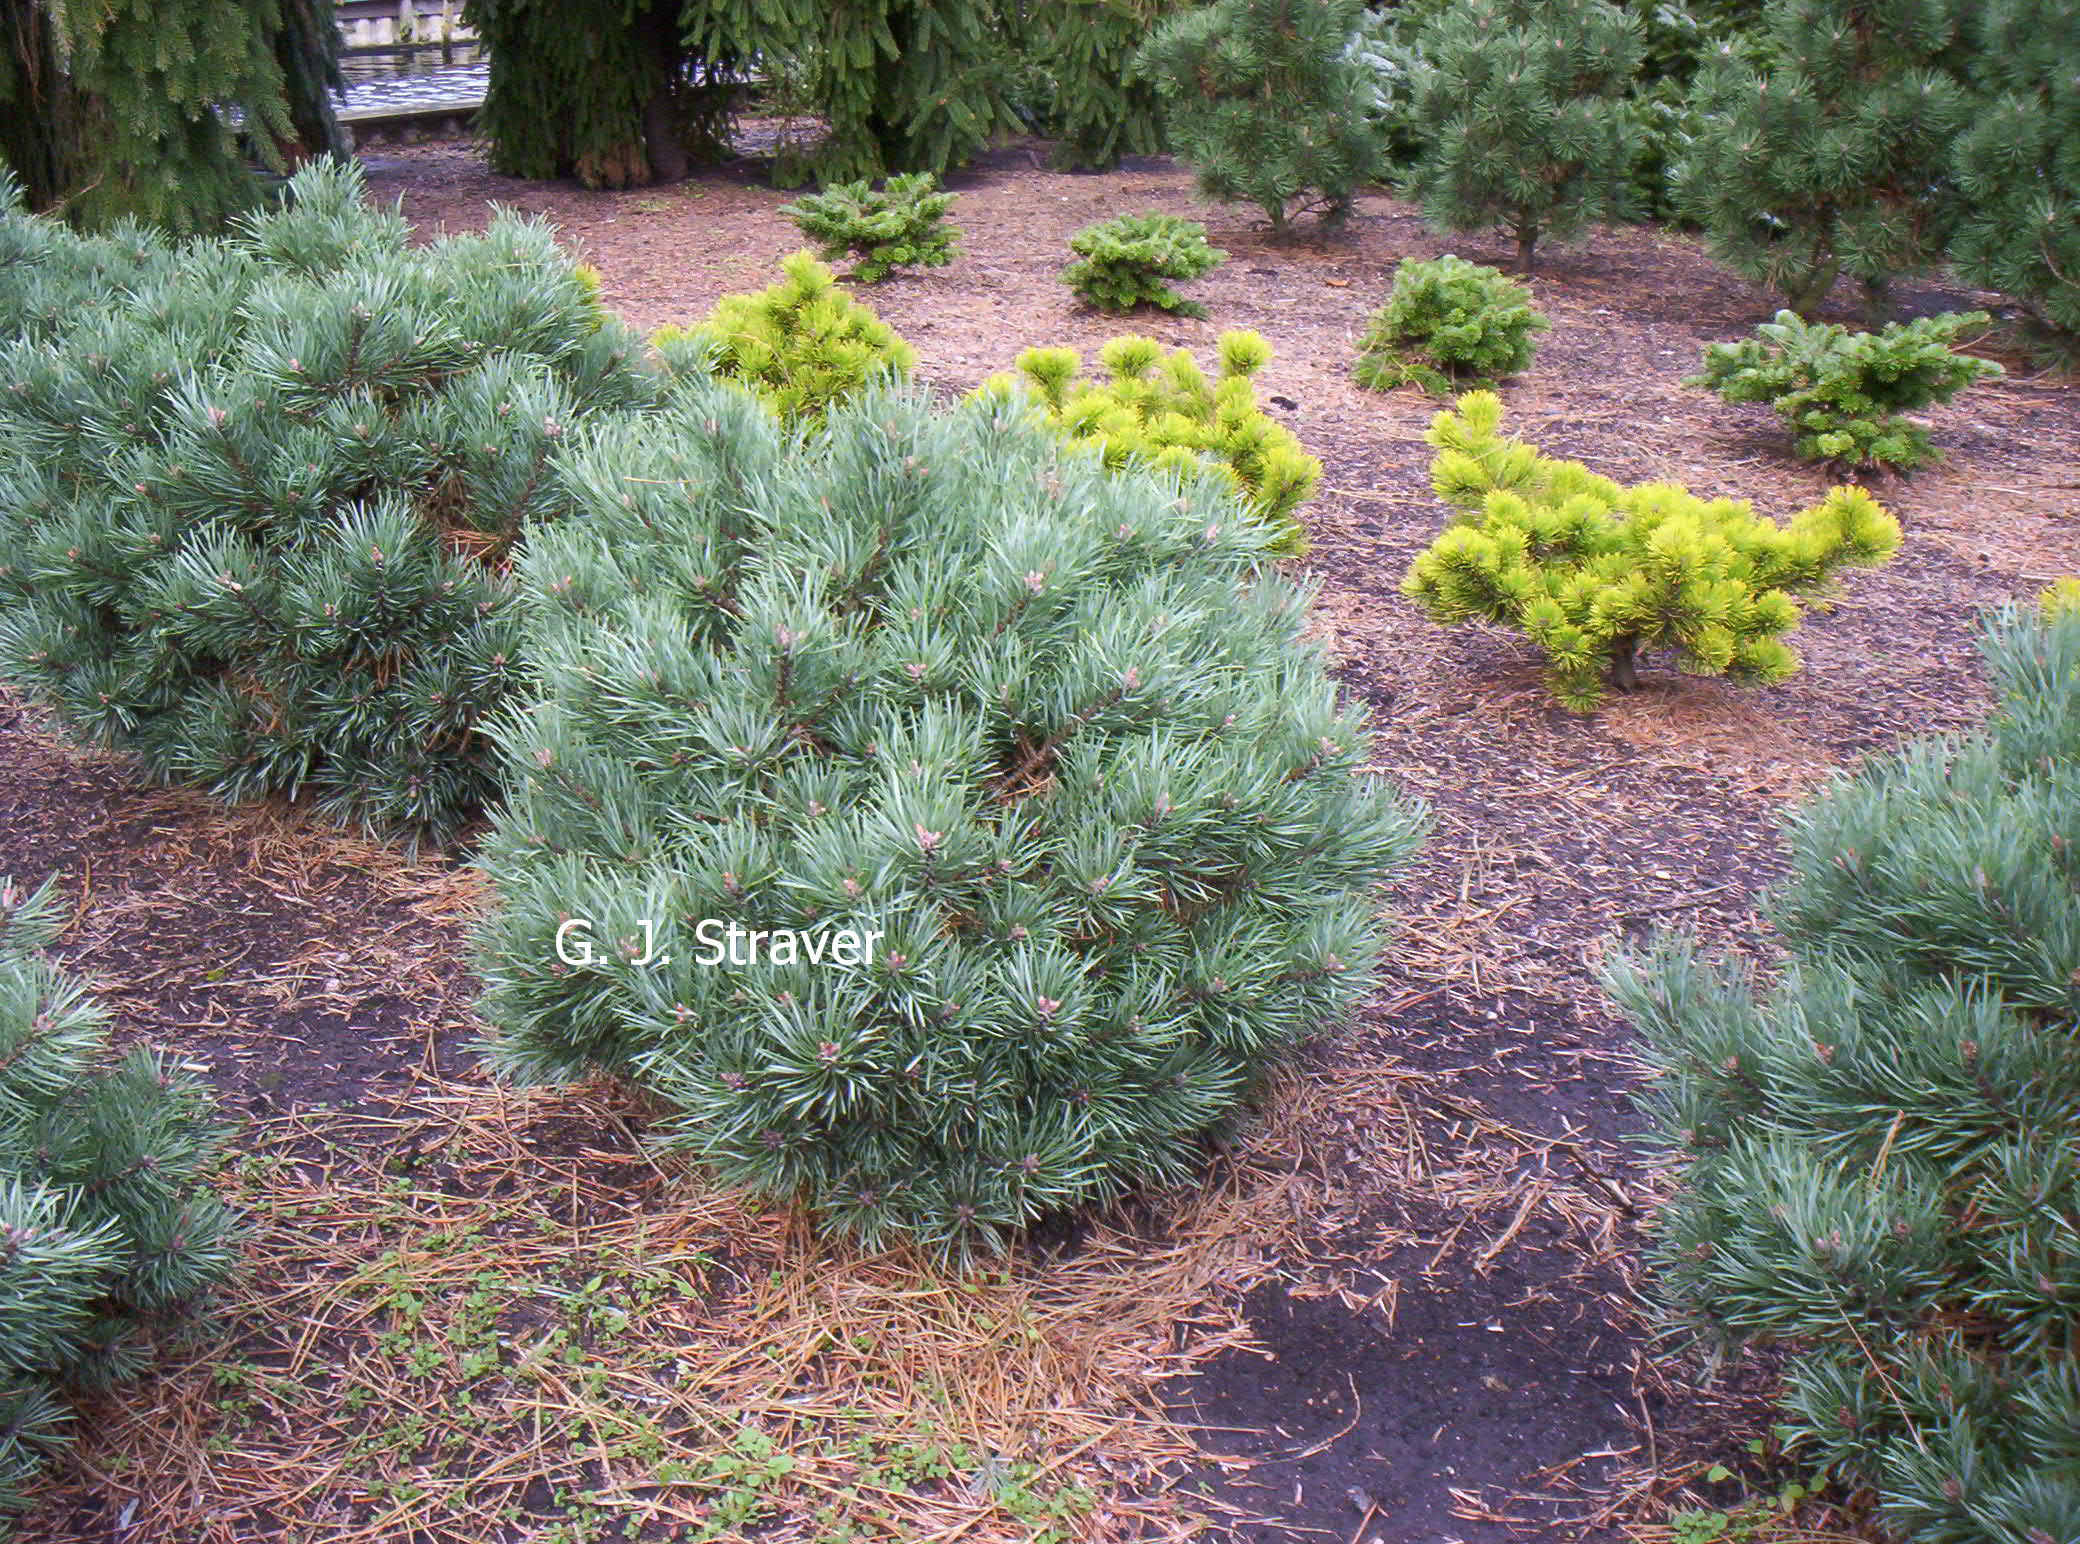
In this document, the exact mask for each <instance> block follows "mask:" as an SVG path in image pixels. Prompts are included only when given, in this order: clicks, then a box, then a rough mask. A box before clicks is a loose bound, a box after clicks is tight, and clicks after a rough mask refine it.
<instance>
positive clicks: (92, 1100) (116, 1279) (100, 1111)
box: [0, 880, 237, 1532]
mask: <svg viewBox="0 0 2080 1544" xmlns="http://www.w3.org/2000/svg"><path fill="white" fill-rule="evenodd" d="M62 921H63V917H62V913H61V911H60V908H59V907H58V905H57V904H56V898H55V896H54V894H53V892H52V888H51V886H50V885H48V884H46V885H44V886H43V887H42V888H41V889H40V890H37V891H35V892H34V893H33V894H32V893H29V892H27V891H25V890H23V889H22V888H20V887H19V886H17V885H16V884H15V883H14V882H13V881H11V880H0V1532H4V1531H5V1529H6V1522H5V1517H4V1514H5V1513H6V1512H8V1511H12V1510H14V1509H16V1508H18V1507H19V1506H21V1505H22V1504H23V1500H22V1495H21V1487H22V1486H23V1485H24V1484H25V1483H26V1482H27V1481H28V1480H29V1479H30V1478H31V1477H32V1476H33V1475H34V1474H35V1473H36V1471H37V1469H38V1468H39V1467H41V1465H42V1463H43V1461H44V1460H45V1459H46V1458H48V1457H49V1456H50V1454H51V1453H52V1452H53V1451H54V1450H56V1449H57V1448H58V1447H60V1446H62V1445H63V1444H64V1443H65V1442H66V1441H67V1440H69V1438H70V1434H71V1427H72V1412H71V1409H70V1406H69V1403H68V1401H69V1398H70V1396H71V1395H73V1394H75V1393H80V1392H90V1391H93V1390H98V1389H104V1388H107V1387H108V1386H109V1385H111V1384H113V1383H116V1382H120V1381H122V1380H123V1379H125V1378H129V1377H134V1376H135V1375H136V1374H137V1373H138V1372H139V1371H140V1370H141V1369H142V1368H143V1367H144V1365H145V1364H146V1362H147V1360H148V1358H149V1343H148V1336H149V1332H150V1331H151V1330H152V1329H153V1328H154V1327H156V1326H159V1325H163V1324H166V1323H168V1322H171V1321H172V1320H173V1319H174V1318H175V1317H176V1316H178V1315H180V1314H182V1313H184V1312H186V1311H188V1310H190V1309H191V1308H192V1307H193V1305H194V1304H195V1303H196V1302H197V1301H198V1300H199V1299H200V1298H201V1297H202V1295H203V1294H204V1293H206V1292H207V1291H208V1290H209V1289H210V1288H211V1287H213V1286H214V1285H216V1283H217V1282H219V1281H220V1280H222V1278H223V1277H224V1276H225V1275H226V1274H227V1273H228V1272H229V1271H230V1269H231V1267H232V1265H233V1263H234V1261H235V1259H236V1253H237V1249H236V1240H235V1228H234V1225H233V1222H232V1218H231V1214H230V1213H229V1211H228V1210H227V1209H226V1208H225V1206H224V1204H223V1203H222V1202H221V1201H220V1200H219V1199H218V1198H217V1197H216V1195H215V1194H214V1193H213V1192H212V1191H211V1190H210V1189H209V1187H208V1185H207V1184H206V1183H205V1182H204V1180H203V1174H204V1172H205V1170H206V1169H207V1168H208V1166H209V1164H210V1163H211V1161H212V1159H213V1155H214V1152H215V1144H216V1131H215V1127H214V1125H213V1123H212V1117H211V1114H210V1110H209V1103H208V1100H207V1098H206V1097H205V1096H204V1094H203V1092H202V1090H201V1088H200V1086H199V1085H197V1084H196V1083H195V1082H194V1081H193V1080H192V1079H191V1078H189V1077H187V1076H186V1075H185V1074H183V1073H181V1072H180V1071H179V1070H178V1069H177V1068H176V1067H175V1066H174V1064H173V1063H172V1062H170V1061H167V1060H164V1059H162V1058H160V1057H157V1056H154V1055H152V1054H151V1053H150V1052H147V1051H143V1050H137V1051H132V1052H130V1053H129V1054H128V1055H127V1056H123V1057H120V1058H119V1057H116V1056H115V1055H114V1054H112V1053H111V1051H110V1050H109V1046H108V1038H107V1032H106V1026H107V1015H106V1013H105V1012H103V1010H102V1009H101V1008H100V1007H99V1006H98V1005H97V1004H95V1003H94V1002H93V1001H92V999H90V998H89V997H88V996H87V994H86V993H85V992H84V991H83V990H82V989H81V987H80V985H79V984H78V983H77V982H76V981H73V980H72V979H70V978H69V977H67V976H66V975H64V974H63V973H62V972H60V971H58V970H57V969H55V968H54V967H53V966H52V965H50V964H49V962H48V961H47V960H46V959H45V958H44V956H43V954H42V952H41V951H42V950H43V949H44V947H45V946H46V945H47V944H48V943H49V942H50V940H51V939H52V938H53V937H54V936H55V935H56V934H57V932H58V930H59V928H60V926H61V925H62Z"/></svg>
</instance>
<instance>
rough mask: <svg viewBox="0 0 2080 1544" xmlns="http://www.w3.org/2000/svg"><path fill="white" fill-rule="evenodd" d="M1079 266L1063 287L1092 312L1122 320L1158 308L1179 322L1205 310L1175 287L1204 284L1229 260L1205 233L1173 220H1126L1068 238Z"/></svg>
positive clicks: (1066, 272) (1068, 271)
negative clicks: (1139, 309) (1130, 313)
mask: <svg viewBox="0 0 2080 1544" xmlns="http://www.w3.org/2000/svg"><path fill="white" fill-rule="evenodd" d="M1069 250H1070V251H1071V252H1074V253H1075V254H1076V261H1075V262H1073V263H1071V264H1070V265H1069V266H1068V267H1067V268H1064V269H1063V270H1062V282H1063V283H1065V284H1067V285H1068V286H1069V288H1070V289H1072V290H1074V291H1075V292H1076V296H1077V298H1078V299H1079V300H1081V301H1082V302H1083V303H1084V304H1085V305H1087V306H1093V307H1095V308H1096V309H1098V310H1100V311H1106V312H1110V313H1112V314H1114V315H1120V314H1123V313H1125V312H1128V311H1131V310H1133V309H1134V308H1135V307H1136V306H1154V307H1156V308H1157V309H1158V310H1161V311H1171V312H1175V313H1176V314H1177V315H1179V316H1204V315H1205V314H1206V308H1205V307H1204V306H1202V305H1200V304H1199V303H1198V302H1197V301H1194V300H1187V299H1186V298H1185V297H1184V296H1182V295H1180V294H1178V293H1177V291H1176V290H1175V289H1174V288H1173V287H1172V286H1173V285H1177V284H1188V283H1190V282H1191V281H1192V280H1193V279H1198V278H1203V277H1204V276H1205V275H1207V274H1209V273H1211V272H1212V271H1213V270H1214V269H1216V268H1218V267H1219V266H1220V265H1221V263H1222V262H1223V261H1225V260H1226V258H1227V256H1228V254H1227V253H1225V252H1223V251H1221V250H1220V248H1218V247H1215V246H1212V245H1210V244H1208V242H1207V240H1206V227H1205V226H1204V225H1201V224H1200V223H1199V222H1198V221H1197V220H1187V219H1184V218H1182V217H1181V216H1178V215H1174V214H1123V215H1120V216H1118V217H1117V218H1116V219H1111V220H1100V221H1098V222H1097V223H1096V224H1095V225H1086V226H1085V227H1084V228H1083V229H1082V230H1080V231H1078V232H1077V233H1076V234H1075V235H1073V236H1071V237H1070V238H1069Z"/></svg>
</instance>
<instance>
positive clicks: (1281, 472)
mask: <svg viewBox="0 0 2080 1544" xmlns="http://www.w3.org/2000/svg"><path fill="white" fill-rule="evenodd" d="M1098 357H1099V359H1100V361H1101V362H1102V363H1103V364H1104V366H1105V370H1106V376H1105V378H1104V379H1103V380H1078V379H1077V373H1078V372H1079V371H1080V370H1082V368H1083V356H1082V355H1080V354H1078V353H1077V352H1076V351H1075V350H1074V349H1068V348H1032V349H1027V350H1026V351H1025V352H1024V353H1023V354H1021V355H1019V357H1018V361H1017V370H1016V373H1015V374H1004V375H996V376H992V377H991V378H990V379H989V380H987V381H985V382H984V383H983V385H982V388H981V390H982V393H984V394H986V395H989V396H993V397H999V398H1002V397H1008V396H1010V395H1012V394H1013V393H1014V392H1015V391H1017V390H1018V389H1020V388H1024V389H1025V390H1026V391H1027V392H1028V393H1029V394H1030V400H1031V402H1032V404H1033V405H1034V406H1035V407H1037V408H1038V409H1039V410H1040V412H1041V414H1042V415H1043V417H1044V418H1045V420H1046V422H1047V423H1048V424H1049V425H1050V426H1052V427H1053V428H1054V430H1055V431H1056V432H1057V433H1059V434H1062V435H1065V436H1067V437H1068V439H1069V440H1070V442H1071V443H1073V444H1076V445H1081V446H1086V447H1088V448H1090V449H1092V450H1095V451H1096V452H1097V453H1098V454H1099V455H1100V456H1101V457H1102V458H1103V460H1104V462H1105V464H1106V465H1107V466H1110V467H1115V468H1118V467H1125V466H1128V465H1130V464H1132V463H1135V462H1143V463H1147V464H1149V465H1152V466H1155V467H1157V468H1158V469H1161V470H1166V471H1170V472H1174V473H1176V474H1178V475H1184V474H1186V473H1187V472H1189V471H1190V469H1191V468H1193V467H1194V466H1196V465H1199V464H1201V463H1207V464H1210V465H1211V466H1212V467H1213V468H1214V469H1215V470H1216V471H1217V472H1218V473H1219V474H1220V475H1221V476H1222V477H1224V478H1225V479H1226V480H1227V481H1228V483H1229V485H1230V487H1231V488H1232V489H1233V490H1234V492H1235V493H1236V494H1237V495H1238V496H1239V497H1240V498H1241V499H1242V502H1243V505H1244V507H1245V508H1246V509H1247V510H1248V511H1249V513H1250V515H1251V516H1252V517H1253V518H1254V519H1255V520H1257V521H1258V522H1259V523H1260V524H1262V525H1263V526H1264V527H1265V528H1266V530H1267V531H1268V532H1269V533H1270V541H1271V546H1272V550H1274V551H1276V552H1279V553H1282V554H1292V553H1298V552H1302V551H1305V550H1306V547H1307V531H1306V528H1305V527H1304V526H1302V525H1301V524H1300V516H1299V510H1300V506H1301V505H1303V504H1305V503H1306V502H1307V501H1308V500H1309V499H1310V498H1312V497H1314V490H1315V486H1316V485H1317V484H1318V483H1319V482H1320V481H1321V477H1322V464H1321V462H1319V461H1317V460H1316V459H1315V458H1314V457H1313V456H1310V455H1309V454H1308V453H1307V452H1306V450H1304V449H1303V448H1302V447H1301V444H1300V441H1299V440H1298V439H1297V438H1295V437H1294V435H1293V432H1292V431H1291V430H1290V429H1287V428H1286V427H1285V426H1284V425H1283V424H1280V423H1278V422H1277V421H1275V420H1274V419H1272V418H1271V417H1269V416H1268V415H1267V414H1266V413H1265V412H1264V411H1263V409H1262V408H1260V407H1258V405H1257V390H1256V385H1255V382H1254V380H1253V377H1254V376H1255V375H1256V373H1257V372H1258V371H1259V370H1261V369H1262V368H1263V367H1264V365H1265V364H1266V363H1268V362H1269V360H1270V358H1271V345H1270V344H1268V343H1266V342H1265V341H1264V339H1263V338H1262V337H1261V336H1260V335H1258V334H1257V333H1254V332H1244V331H1235V332H1225V333H1222V334H1221V339H1220V374H1219V375H1218V376H1216V377H1215V378H1213V379H1211V380H1209V379H1207V376H1206V372H1205V371H1204V370H1202V369H1200V367H1199V364H1198V362H1197V361H1196V360H1194V359H1193V358H1192V356H1191V353H1190V352H1189V351H1188V350H1186V349H1178V350H1176V351H1175V352H1174V353H1171V354H1168V355H1165V354H1164V352H1163V345H1162V344H1160V343H1158V342H1157V341H1156V340H1155V339H1153V338H1142V337H1124V338H1114V339H1112V340H1111V341H1110V342H1109V343H1107V344H1106V345H1105V346H1104V348H1102V349H1101V350H1099V354H1098Z"/></svg>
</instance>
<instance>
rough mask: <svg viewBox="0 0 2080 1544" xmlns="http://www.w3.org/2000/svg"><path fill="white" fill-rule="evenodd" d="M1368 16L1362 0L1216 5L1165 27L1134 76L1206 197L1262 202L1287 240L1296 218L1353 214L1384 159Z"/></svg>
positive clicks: (1224, 1) (1328, 219) (1218, 0)
mask: <svg viewBox="0 0 2080 1544" xmlns="http://www.w3.org/2000/svg"><path fill="white" fill-rule="evenodd" d="M1364 19H1365V8H1364V6H1363V4H1362V3H1361V0H1215V3H1214V4H1212V5H1208V6H1203V7H1201V8H1199V9H1197V10H1193V11H1187V12H1185V13H1183V14H1182V15H1179V16H1174V17H1172V18H1171V19H1170V20H1168V21H1166V22H1164V23H1163V25H1162V26H1161V27H1159V28H1158V29H1157V30H1156V32H1155V33H1154V35H1152V36H1151V37H1150V38H1149V39H1148V41H1147V42H1146V43H1144V44H1143V45H1142V47H1141V51H1140V52H1139V53H1138V54H1137V55H1136V56H1135V69H1136V70H1137V71H1138V72H1139V73H1141V74H1142V75H1145V76H1146V77H1148V78H1149V79H1150V80H1152V81H1153V82H1154V83H1155V87H1156V90H1157V92H1158V93H1160V94H1161V96H1162V99H1163V110H1164V122H1165V125H1166V128H1167V131H1168V134H1169V137H1170V142H1171V144H1172V145H1173V146H1174V147H1175V148H1176V150H1177V153H1178V154H1179V155H1180V156H1182V157H1183V158H1184V159H1185V160H1186V161H1188V162H1190V163H1191V166H1192V170H1193V172H1194V173H1195V174H1196V176H1197V179H1198V184H1199V191H1200V192H1202V193H1204V194H1206V195H1207V196H1208V197H1210V198H1217V199H1221V200H1224V201H1231V202H1240V203H1250V204H1255V205H1256V206H1257V207H1258V208H1260V209H1262V210H1263V211H1264V213H1265V215H1266V217H1267V218H1268V219H1269V220H1270V222H1271V229H1272V232H1273V234H1274V235H1275V236H1279V237H1284V236H1287V235H1289V234H1290V233H1291V231H1292V221H1293V217H1294V216H1295V215H1297V214H1304V213H1309V212H1312V213H1315V214H1318V215H1320V216H1321V218H1322V219H1323V221H1324V222H1325V223H1327V224H1331V225H1333V224H1336V223H1338V222H1340V221H1341V220H1342V219H1343V217H1344V216H1345V215H1346V214H1348V213H1349V212H1350V207H1351V200H1352V199H1354V198H1355V197H1356V196H1357V194H1358V191H1359V189H1360V188H1362V187H1363V186H1364V185H1365V184H1366V183H1367V182H1369V181H1370V180H1371V179H1372V178H1373V177H1374V176H1376V175H1377V174H1378V172H1379V169H1380V165H1381V161H1382V157H1383V154H1384V141H1383V133H1382V129H1381V127H1380V125H1379V124H1378V123H1377V122H1376V121H1375V119H1374V117H1373V115H1372V112H1373V107H1374V104H1375V100H1376V95H1377V92H1376V88H1375V85H1374V83H1373V80H1372V78H1371V75H1370V73H1369V72H1368V71H1367V69H1366V68H1365V66H1364V65H1363V64H1362V63H1361V61H1360V59H1359V57H1358V54H1357V52H1356V50H1355V49H1354V48H1353V39H1355V38H1356V37H1357V35H1358V31H1359V28H1360V25H1361V23H1362V22H1363V21H1364Z"/></svg>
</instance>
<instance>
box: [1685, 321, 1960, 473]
mask: <svg viewBox="0 0 2080 1544" xmlns="http://www.w3.org/2000/svg"><path fill="white" fill-rule="evenodd" d="M1986 322H1987V316H1986V313H1985V312H1984V311H1952V312H1946V313H1944V314H1943V315H1941V316H1924V317H1919V318H1917V319H1916V320H1914V321H1912V322H1893V323H1891V324H1890V325H1888V326H1887V327H1886V328H1885V329H1884V330H1883V331H1882V332H1874V333H1873V332H1858V333H1851V332H1850V331H1849V330H1848V329H1847V328H1846V327H1839V326H1835V325H1833V324H1832V323H1828V324H1824V325H1823V324H1809V323H1806V322H1803V321H1800V320H1799V318H1798V315H1797V313H1796V312H1792V311H1779V312H1778V313H1777V317H1776V320H1775V321H1773V322H1764V323H1763V324H1762V325H1761V326H1760V327H1758V328H1756V329H1755V334H1756V335H1755V336H1754V337H1752V338H1743V339H1742V340H1741V341H1740V342H1738V343H1713V344H1709V345H1707V346H1706V348H1705V351H1704V370H1703V372H1702V373H1701V374H1698V375H1694V376H1692V377H1691V378H1690V379H1689V380H1688V381H1686V382H1685V383H1684V384H1685V385H1689V386H1703V387H1707V388H1709V389H1710V390H1712V391H1716V392H1717V393H1718V394H1719V395H1720V396H1722V397H1724V398H1725V399H1726V400H1727V401H1728V402H1766V403H1768V404H1769V405H1770V406H1771V407H1773V408H1775V409H1776V411H1777V416H1778V417H1780V418H1782V419H1783V420H1784V422H1785V423H1786V424H1788V425H1790V427H1791V432H1792V434H1793V436H1794V439H1793V446H1794V449H1795V450H1796V451H1797V454H1798V457H1799V459H1800V460H1802V461H1834V462H1841V463H1844V464H1846V465H1849V466H1858V467H1872V466H1883V467H1891V468H1893V469H1895V470H1897V471H1903V472H1905V471H1912V470H1913V469H1914V468H1916V467H1921V466H1926V465H1928V464H1929V463H1930V462H1932V461H1935V460H1937V459H1938V458H1939V454H1940V453H1939V452H1938V451H1937V450H1936V448H1935V446H1934V444H1933V443H1931V442H1930V440H1929V437H1928V430H1926V429H1924V428H1923V427H1922V426H1921V425H1920V424H1917V423H1913V422H1910V421H1909V420H1907V419H1905V418H1902V417H1900V416H1899V415H1900V414H1902V413H1911V412H1913V411H1915V410H1916V409H1919V408H1924V407H1929V406H1931V405H1933V404H1935V403H1938V402H1948V401H1949V400H1950V399H1951V398H1952V397H1954V396H1956V395H1957V394H1958V393H1959V392H1960V391H1963V390H1964V389H1965V388H1966V387H1967V386H1969V385H1971V384H1972V383H1973V382H1974V381H1979V380H1984V379H1986V378H1987V377H1988V376H1997V375H1999V374H2001V367H2000V366H1999V365H1997V364H1995V363H1994V362H1993V361H1991V360H1988V359H1977V358H1974V357H1973V356H1972V355H1970V354H1960V353H1957V352H1956V351H1955V350H1954V349H1953V348H1952V346H1951V345H1952V344H1953V343H1955V341H1956V339H1957V334H1958V333H1959V332H1960V331H1962V330H1963V329H1964V328H1966V327H1984V326H1985V325H1986Z"/></svg>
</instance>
